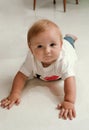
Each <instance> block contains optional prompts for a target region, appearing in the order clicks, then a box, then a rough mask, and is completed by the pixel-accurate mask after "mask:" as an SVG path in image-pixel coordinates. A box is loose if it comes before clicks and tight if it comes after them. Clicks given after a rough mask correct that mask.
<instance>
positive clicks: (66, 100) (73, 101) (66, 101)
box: [64, 99, 75, 104]
mask: <svg viewBox="0 0 89 130" xmlns="http://www.w3.org/2000/svg"><path fill="white" fill-rule="evenodd" d="M64 102H69V103H72V104H75V102H74V101H71V100H66V99H65V100H64Z"/></svg>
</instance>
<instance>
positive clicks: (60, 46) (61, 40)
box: [60, 40, 63, 48]
mask: <svg viewBox="0 0 89 130" xmlns="http://www.w3.org/2000/svg"><path fill="white" fill-rule="evenodd" d="M62 45H63V40H61V45H60V47H61V48H62Z"/></svg>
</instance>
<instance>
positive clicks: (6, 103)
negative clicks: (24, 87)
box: [0, 93, 20, 109]
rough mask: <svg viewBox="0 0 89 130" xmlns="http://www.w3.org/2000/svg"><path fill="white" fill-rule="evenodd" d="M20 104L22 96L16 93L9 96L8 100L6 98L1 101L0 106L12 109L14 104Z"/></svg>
mask: <svg viewBox="0 0 89 130" xmlns="http://www.w3.org/2000/svg"><path fill="white" fill-rule="evenodd" d="M19 103H20V95H19V94H18V93H14V94H11V95H9V96H8V97H7V98H4V99H2V100H1V101H0V106H1V107H3V108H7V109H10V108H11V107H12V106H13V105H14V104H16V105H18V104H19Z"/></svg>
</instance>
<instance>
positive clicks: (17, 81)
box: [0, 72, 28, 109]
mask: <svg viewBox="0 0 89 130" xmlns="http://www.w3.org/2000/svg"><path fill="white" fill-rule="evenodd" d="M27 79H28V78H27V77H26V76H25V75H24V74H22V73H21V72H18V73H17V74H16V76H15V78H14V81H13V84H12V89H11V92H10V94H9V96H8V97H7V98H5V99H2V100H1V102H0V105H1V107H3V108H7V109H10V108H11V107H12V106H13V105H14V104H16V105H18V104H19V103H20V95H21V91H22V89H23V87H24V85H25V83H26V81H27Z"/></svg>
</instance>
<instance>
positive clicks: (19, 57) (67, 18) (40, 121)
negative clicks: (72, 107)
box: [0, 0, 89, 130]
mask: <svg viewBox="0 0 89 130" xmlns="http://www.w3.org/2000/svg"><path fill="white" fill-rule="evenodd" d="M74 2H75V0H72V1H71V0H68V1H67V12H66V13H64V12H63V4H62V0H60V1H59V0H57V4H56V5H55V6H54V5H53V4H52V0H44V1H42V0H39V1H37V7H36V11H33V9H32V6H33V2H32V1H31V0H7V1H6V0H0V100H1V99H2V98H4V97H6V96H7V95H8V94H9V91H10V89H11V84H12V80H13V78H14V76H15V74H16V72H17V71H18V69H19V67H20V65H21V64H22V62H23V61H24V58H25V56H26V53H27V51H28V47H27V43H26V34H27V30H28V27H29V26H31V25H32V23H33V22H34V21H36V20H38V19H40V18H48V19H50V20H53V21H54V22H56V23H57V24H58V25H59V26H60V28H61V30H62V33H63V35H65V34H66V33H73V34H75V35H77V36H78V41H77V42H76V51H77V54H78V58H79V60H78V63H77V73H76V80H77V100H76V110H77V117H76V119H74V120H72V121H69V120H66V121H65V120H62V119H58V113H59V111H58V110H56V106H57V104H58V103H59V102H60V101H61V100H62V99H63V82H62V81H60V82H58V81H57V82H50V83H45V82H43V81H39V80H37V79H35V80H32V81H31V82H29V83H28V84H27V87H26V88H25V89H24V91H23V94H22V101H21V104H20V105H19V106H18V107H17V106H14V107H13V108H12V109H11V110H6V109H2V108H0V130H54V129H55V130H59V129H60V130H89V86H88V85H89V84H88V83H89V58H88V56H89V42H88V40H89V39H88V38H89V1H88V0H80V2H79V5H75V3H74Z"/></svg>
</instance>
